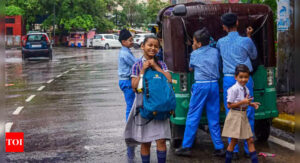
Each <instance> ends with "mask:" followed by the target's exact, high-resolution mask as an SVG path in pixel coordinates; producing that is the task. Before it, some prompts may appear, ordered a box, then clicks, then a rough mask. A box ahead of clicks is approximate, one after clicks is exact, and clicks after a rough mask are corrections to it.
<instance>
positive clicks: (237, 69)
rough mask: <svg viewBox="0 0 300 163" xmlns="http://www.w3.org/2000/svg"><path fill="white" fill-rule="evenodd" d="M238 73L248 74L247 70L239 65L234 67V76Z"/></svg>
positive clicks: (242, 65) (244, 66)
mask: <svg viewBox="0 0 300 163" xmlns="http://www.w3.org/2000/svg"><path fill="white" fill-rule="evenodd" d="M240 72H246V73H248V74H250V70H249V68H248V67H247V66H246V65H244V64H239V65H237V66H236V68H235V73H234V74H235V76H238V75H239V73H240Z"/></svg>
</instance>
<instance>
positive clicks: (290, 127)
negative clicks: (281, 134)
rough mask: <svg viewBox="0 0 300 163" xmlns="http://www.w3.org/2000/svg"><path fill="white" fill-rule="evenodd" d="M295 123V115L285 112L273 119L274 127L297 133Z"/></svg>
mask: <svg viewBox="0 0 300 163" xmlns="http://www.w3.org/2000/svg"><path fill="white" fill-rule="evenodd" d="M295 124H296V123H295V116H294V115H290V114H285V113H282V114H279V116H278V117H276V118H274V119H273V120H272V126H273V127H275V128H278V129H281V130H284V131H288V132H292V133H295Z"/></svg>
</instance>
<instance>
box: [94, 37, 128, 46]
mask: <svg viewBox="0 0 300 163" xmlns="http://www.w3.org/2000/svg"><path fill="white" fill-rule="evenodd" d="M92 46H93V47H94V48H105V49H109V48H121V47H122V45H121V43H120V41H119V37H118V36H117V35H114V34H96V35H95V36H94V39H93V42H92Z"/></svg>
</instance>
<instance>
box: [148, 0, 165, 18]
mask: <svg viewBox="0 0 300 163" xmlns="http://www.w3.org/2000/svg"><path fill="white" fill-rule="evenodd" d="M168 5H169V4H168V3H165V2H161V1H160V0H149V4H148V6H147V17H148V22H149V23H155V21H156V18H157V14H158V12H159V11H160V10H161V9H163V8H165V7H167V6H168Z"/></svg>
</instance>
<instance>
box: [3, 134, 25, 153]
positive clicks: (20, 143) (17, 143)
mask: <svg viewBox="0 0 300 163" xmlns="http://www.w3.org/2000/svg"><path fill="white" fill-rule="evenodd" d="M6 152H24V133H23V132H8V133H6Z"/></svg>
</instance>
